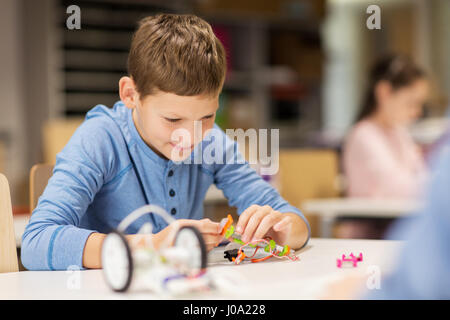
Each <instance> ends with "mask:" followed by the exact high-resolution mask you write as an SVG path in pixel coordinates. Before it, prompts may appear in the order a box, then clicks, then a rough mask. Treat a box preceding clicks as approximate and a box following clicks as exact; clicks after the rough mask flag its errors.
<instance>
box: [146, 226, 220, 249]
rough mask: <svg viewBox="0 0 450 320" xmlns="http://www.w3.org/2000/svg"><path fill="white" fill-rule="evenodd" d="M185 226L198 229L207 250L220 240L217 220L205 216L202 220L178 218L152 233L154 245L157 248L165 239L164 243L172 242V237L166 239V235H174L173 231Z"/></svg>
mask: <svg viewBox="0 0 450 320" xmlns="http://www.w3.org/2000/svg"><path fill="white" fill-rule="evenodd" d="M185 226H193V227H195V228H197V229H198V231H200V233H201V234H202V236H203V240H204V241H205V244H206V249H207V250H208V251H210V250H211V249H213V248H214V247H216V246H217V245H218V244H219V243H220V241H221V240H222V236H221V234H220V231H221V227H220V224H219V223H218V222H213V221H211V220H210V219H207V218H205V219H202V220H193V219H179V220H176V221H175V222H172V223H171V224H170V225H168V226H167V227H166V228H164V229H163V230H161V231H160V232H158V233H157V234H155V235H154V237H153V239H154V245H155V247H157V248H159V246H160V245H161V244H162V243H163V242H166V241H167V242H166V243H172V242H173V240H174V239H168V237H174V236H176V233H174V231H176V230H178V229H179V228H182V227H185Z"/></svg>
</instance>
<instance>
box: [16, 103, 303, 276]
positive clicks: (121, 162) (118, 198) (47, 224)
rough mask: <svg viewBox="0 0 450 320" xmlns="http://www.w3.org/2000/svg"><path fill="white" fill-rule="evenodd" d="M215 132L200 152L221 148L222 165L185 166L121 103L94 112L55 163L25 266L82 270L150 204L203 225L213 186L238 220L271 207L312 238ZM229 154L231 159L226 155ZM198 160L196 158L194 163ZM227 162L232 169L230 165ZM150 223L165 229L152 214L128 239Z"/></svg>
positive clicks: (27, 235)
mask: <svg viewBox="0 0 450 320" xmlns="http://www.w3.org/2000/svg"><path fill="white" fill-rule="evenodd" d="M214 128H215V129H216V131H215V132H216V133H217V132H219V137H218V138H222V139H212V138H211V139H206V138H205V139H204V141H202V142H201V143H200V145H199V146H197V147H196V149H197V148H199V147H200V146H201V148H202V150H205V148H207V147H208V146H210V147H211V144H216V145H215V146H214V147H215V148H214V149H215V152H219V153H222V154H220V155H217V154H214V159H222V160H223V161H216V162H213V163H211V162H206V161H204V162H203V163H200V164H199V163H198V162H197V161H191V162H192V163H191V164H186V163H181V164H180V163H174V162H173V161H171V160H166V159H163V158H161V157H160V156H158V155H157V154H156V153H155V152H154V151H153V150H152V149H151V148H149V147H148V146H147V144H146V143H145V142H144V141H143V140H142V138H141V137H140V135H139V133H138V132H137V130H136V127H135V125H134V122H133V119H132V112H131V110H130V109H128V108H126V107H125V106H124V104H123V103H122V102H120V101H119V102H117V103H116V104H115V105H114V107H113V108H112V109H110V108H107V107H105V106H102V105H99V106H96V107H95V108H93V109H92V110H91V111H90V112H88V114H87V115H86V119H85V121H84V122H83V124H82V125H81V126H80V127H79V128H78V129H77V130H76V132H75V133H74V135H73V136H72V138H71V139H70V141H69V142H68V144H67V145H66V146H65V148H64V149H63V150H62V151H61V152H60V153H59V154H58V155H57V157H56V164H55V167H54V169H53V176H52V177H51V178H50V180H49V182H48V185H47V187H46V189H45V191H44V193H43V194H42V196H41V197H40V198H39V202H38V205H37V207H36V209H35V210H34V211H33V213H32V216H31V218H30V221H29V224H28V225H27V227H26V229H25V232H24V234H23V238H22V250H21V259H22V263H23V265H24V266H25V267H26V268H27V269H29V270H64V269H66V268H67V267H69V266H72V265H75V266H78V267H80V268H82V256H83V249H84V246H85V243H86V240H87V238H88V237H89V235H90V234H91V233H93V232H101V233H107V232H109V231H111V230H112V229H114V228H116V227H117V226H118V224H119V223H120V221H121V220H122V219H123V218H124V217H126V216H127V215H128V214H129V213H131V212H132V211H133V210H135V209H137V208H139V207H141V206H143V205H146V204H155V205H158V206H160V207H162V208H164V209H165V210H166V211H167V212H169V213H171V214H172V215H173V216H174V218H176V219H202V218H203V200H204V197H205V194H206V191H207V190H208V188H209V187H210V185H211V184H213V183H214V184H216V185H217V187H218V188H219V189H221V190H222V191H223V192H224V195H225V197H226V198H227V199H228V201H229V203H230V205H231V206H235V207H237V211H238V214H240V213H242V212H243V211H244V210H245V209H246V208H247V207H249V206H251V205H252V204H258V205H266V204H267V205H270V206H271V207H272V208H273V209H275V210H278V211H280V212H283V213H286V212H293V213H297V214H298V215H299V216H300V217H301V218H302V219H303V220H304V221H305V223H306V224H307V226H308V232H309V233H310V228H309V224H308V222H307V221H306V219H305V217H304V216H303V215H302V213H301V212H300V211H299V210H298V209H297V208H295V207H293V206H291V205H290V204H289V203H287V202H286V201H285V200H284V199H283V198H282V197H281V196H280V195H279V193H278V192H277V191H276V190H275V189H273V188H272V187H271V186H270V185H269V184H268V183H267V182H265V181H264V180H263V179H262V178H261V177H260V176H259V175H258V174H257V173H256V172H255V171H254V170H253V169H252V168H251V167H250V166H249V165H248V163H247V162H245V161H243V159H242V156H241V155H240V154H239V153H238V152H237V148H236V143H235V142H234V141H232V140H230V139H229V138H228V137H227V136H226V135H225V133H224V132H223V131H221V130H220V129H219V128H218V127H217V126H215V127H214ZM219 144H220V145H221V146H222V147H220V146H219ZM230 148H231V149H233V151H234V152H229V153H227V152H228V151H230V150H231V149H230ZM210 149H211V148H210ZM195 154H196V153H195V150H194V152H192V154H191V157H190V159H192V160H194V155H195ZM200 154H201V153H200ZM230 154H231V155H233V157H234V159H233V160H234V161H233V163H232V164H230V163H229V161H228V162H227V163H225V162H226V161H225V160H226V157H227V156H228V155H230ZM228 160H230V159H228ZM146 222H151V223H152V224H153V232H154V233H156V232H159V231H160V230H161V229H163V228H165V227H166V226H167V223H166V221H165V220H163V219H162V218H161V217H159V216H157V215H153V214H149V215H145V216H142V217H141V218H139V219H138V220H136V221H135V222H134V223H133V224H132V225H131V226H130V227H129V228H128V229H127V233H130V234H132V233H136V232H137V231H138V230H139V229H140V227H141V226H142V225H143V224H144V223H146ZM308 239H309V234H308Z"/></svg>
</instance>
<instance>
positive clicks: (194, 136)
mask: <svg viewBox="0 0 450 320" xmlns="http://www.w3.org/2000/svg"><path fill="white" fill-rule="evenodd" d="M218 108H219V97H218V95H215V96H213V97H212V96H202V95H201V96H178V95H176V94H173V93H166V92H161V91H160V92H158V93H156V94H152V95H148V96H146V97H145V98H144V99H139V98H137V99H135V107H134V108H133V120H134V124H135V126H136V128H137V130H138V132H139V134H140V135H141V137H142V139H143V140H144V141H145V142H146V143H147V145H148V146H149V147H150V148H151V149H152V150H153V151H155V152H156V153H157V154H158V155H160V156H162V157H164V158H167V159H171V160H173V161H182V160H184V159H186V158H187V157H188V156H189V155H190V154H191V152H192V151H193V149H194V147H195V146H196V145H197V144H198V143H200V142H201V141H202V140H203V138H204V136H205V133H206V131H207V130H209V129H211V128H212V127H213V125H214V120H215V117H216V111H217V109H218Z"/></svg>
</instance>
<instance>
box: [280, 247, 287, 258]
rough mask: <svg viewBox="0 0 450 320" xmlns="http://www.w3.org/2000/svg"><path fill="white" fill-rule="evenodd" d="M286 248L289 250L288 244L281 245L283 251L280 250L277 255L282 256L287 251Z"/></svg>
mask: <svg viewBox="0 0 450 320" xmlns="http://www.w3.org/2000/svg"><path fill="white" fill-rule="evenodd" d="M288 250H289V248H288V246H287V245H285V246H284V247H283V251H281V252H280V253H279V254H278V255H279V256H280V257H282V256H284V255H286V254H287V251H288Z"/></svg>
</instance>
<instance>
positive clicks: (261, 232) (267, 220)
mask: <svg viewBox="0 0 450 320" xmlns="http://www.w3.org/2000/svg"><path fill="white" fill-rule="evenodd" d="M280 220H282V217H281V213H279V212H277V211H272V212H271V213H269V214H268V215H266V216H265V217H264V218H263V219H262V221H261V223H260V224H259V226H258V228H257V229H256V231H255V235H254V236H253V237H254V238H255V239H263V238H264V236H265V235H266V234H267V232H268V231H269V230H270V228H272V227H273V226H274V225H275V224H277V223H278V222H279V221H280Z"/></svg>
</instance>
